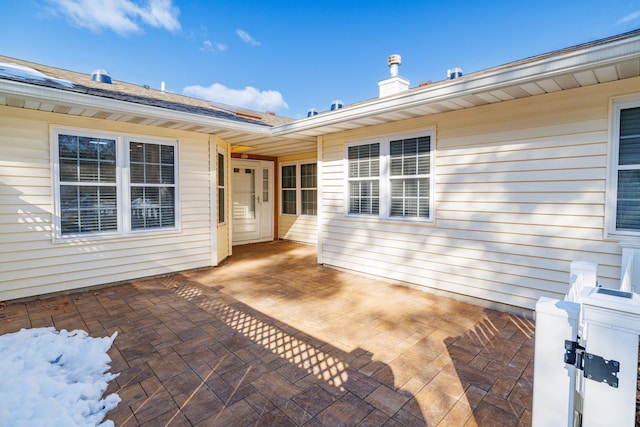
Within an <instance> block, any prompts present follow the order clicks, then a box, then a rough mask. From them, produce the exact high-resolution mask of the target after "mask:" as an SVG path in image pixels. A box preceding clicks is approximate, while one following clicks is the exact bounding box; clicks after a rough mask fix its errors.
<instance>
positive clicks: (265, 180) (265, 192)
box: [262, 169, 269, 203]
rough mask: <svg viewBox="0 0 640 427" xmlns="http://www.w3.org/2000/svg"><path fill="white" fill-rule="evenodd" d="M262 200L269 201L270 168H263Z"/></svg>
mask: <svg viewBox="0 0 640 427" xmlns="http://www.w3.org/2000/svg"><path fill="white" fill-rule="evenodd" d="M262 201H263V202H265V203H267V202H269V169H262Z"/></svg>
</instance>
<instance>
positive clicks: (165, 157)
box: [160, 145, 175, 165]
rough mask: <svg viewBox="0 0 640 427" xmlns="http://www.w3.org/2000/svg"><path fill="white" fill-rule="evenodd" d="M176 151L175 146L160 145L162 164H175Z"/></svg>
mask: <svg viewBox="0 0 640 427" xmlns="http://www.w3.org/2000/svg"><path fill="white" fill-rule="evenodd" d="M174 152H175V149H174V147H173V145H160V163H162V164H163V165H172V164H174V156H175V153H174Z"/></svg>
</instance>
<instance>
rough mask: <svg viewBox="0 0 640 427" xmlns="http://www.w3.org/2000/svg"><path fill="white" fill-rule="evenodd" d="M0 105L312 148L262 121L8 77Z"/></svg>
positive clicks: (272, 150)
mask: <svg viewBox="0 0 640 427" xmlns="http://www.w3.org/2000/svg"><path fill="white" fill-rule="evenodd" d="M0 105H7V106H10V107H17V108H25V109H31V110H39V111H45V112H54V113H59V114H66V115H72V116H80V117H91V118H98V119H104V120H111V121H117V122H125V123H135V124H142V125H148V126H155V127H163V128H170V129H177V130H186V131H193V132H199V133H206V134H215V135H218V136H220V137H221V138H222V139H224V140H225V141H227V142H229V143H230V144H231V145H232V146H235V145H242V146H244V147H252V150H251V152H252V153H254V152H257V153H258V154H262V155H269V156H279V155H283V154H285V153H286V154H300V153H305V152H315V150H316V139H315V138H306V139H305V140H303V141H299V140H298V139H297V137H296V136H295V135H294V136H287V137H274V136H272V135H271V129H272V128H271V127H270V126H267V125H263V124H253V123H246V122H241V121H233V120H227V119H224V118H219V117H210V116H206V115H202V114H197V113H189V112H184V111H176V110H172V109H167V108H161V107H157V106H152V105H144V104H139V103H134V102H128V101H124V100H119V99H112V98H106V97H99V96H95V95H89V94H85V93H77V92H72V91H68V90H64V89H59V88H54V87H48V86H41V85H35V84H30V83H25V82H20V81H14V80H8V79H0Z"/></svg>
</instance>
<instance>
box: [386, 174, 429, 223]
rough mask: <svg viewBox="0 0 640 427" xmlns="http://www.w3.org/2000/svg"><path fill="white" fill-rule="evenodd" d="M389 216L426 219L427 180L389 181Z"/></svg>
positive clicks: (427, 204)
mask: <svg viewBox="0 0 640 427" xmlns="http://www.w3.org/2000/svg"><path fill="white" fill-rule="evenodd" d="M390 216H395V217H407V218H428V217H429V179H428V178H420V179H418V178H406V179H393V180H391V211H390Z"/></svg>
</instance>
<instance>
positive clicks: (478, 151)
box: [321, 78, 640, 309]
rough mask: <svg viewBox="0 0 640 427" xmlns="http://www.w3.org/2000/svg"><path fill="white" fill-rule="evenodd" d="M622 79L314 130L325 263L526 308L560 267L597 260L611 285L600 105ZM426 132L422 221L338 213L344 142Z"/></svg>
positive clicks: (555, 283)
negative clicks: (431, 190) (430, 188)
mask: <svg viewBox="0 0 640 427" xmlns="http://www.w3.org/2000/svg"><path fill="white" fill-rule="evenodd" d="M639 87H640V79H638V78H634V79H628V80H623V81H619V82H612V83H606V84H600V85H597V86H592V87H586V88H578V89H572V90H567V91H562V92H556V93H551V94H546V95H541V96H535V97H531V98H525V99H520V100H513V101H507V102H501V103H498V104H494V105H486V106H482V107H477V108H473V109H466V110H458V111H455V112H450V113H443V114H438V115H431V116H426V117H422V118H417V119H410V120H404V121H399V122H395V123H393V124H387V125H380V126H372V127H368V128H363V129H359V130H356V131H346V132H341V133H336V134H331V135H325V136H324V137H323V142H322V148H321V152H322V161H323V164H322V166H323V174H322V183H321V186H322V196H321V197H322V204H321V206H322V209H323V210H322V216H321V218H322V230H321V232H322V236H323V240H322V245H321V259H322V262H323V263H325V264H327V265H332V266H336V267H341V268H346V269H351V270H356V271H359V272H363V273H368V274H373V275H377V276H383V277H386V278H390V279H393V280H399V281H404V282H408V283H410V284H413V285H416V286H418V287H425V288H433V289H438V290H444V291H448V292H454V293H458V294H463V295H467V296H471V297H477V298H482V299H485V300H489V301H493V302H498V303H502V304H508V305H512V306H517V307H523V308H527V309H532V308H534V306H535V302H536V301H537V299H538V298H539V297H541V296H549V297H554V298H559V297H561V296H562V295H563V294H565V293H566V292H567V290H568V282H569V263H570V262H571V261H573V260H585V261H591V262H595V263H598V264H599V269H598V274H599V277H598V281H599V284H601V285H603V286H608V287H617V282H618V281H619V278H620V263H621V256H620V253H621V249H620V246H619V244H618V242H617V241H616V240H613V239H607V238H606V235H605V228H604V227H605V207H606V206H605V201H606V185H607V165H608V148H609V147H608V144H609V143H608V140H609V110H610V108H609V106H610V99H611V97H614V96H622V95H628V94H632V93H634V92H635V93H637V92H638V88H639ZM428 128H432V129H433V128H435V131H436V133H435V140H436V151H435V156H436V157H435V205H434V208H435V218H434V222H433V223H431V224H429V223H416V222H408V221H395V220H394V221H392V220H380V219H378V218H371V217H363V216H350V215H347V214H346V210H345V192H346V191H348V190H347V187H346V177H345V170H346V165H345V146H346V144H349V143H352V142H354V141H359V140H367V139H371V138H374V137H379V136H383V135H394V134H400V133H403V132H412V131H415V130H420V129H428Z"/></svg>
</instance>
